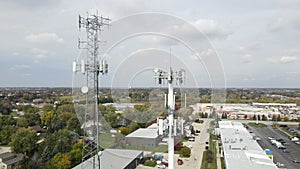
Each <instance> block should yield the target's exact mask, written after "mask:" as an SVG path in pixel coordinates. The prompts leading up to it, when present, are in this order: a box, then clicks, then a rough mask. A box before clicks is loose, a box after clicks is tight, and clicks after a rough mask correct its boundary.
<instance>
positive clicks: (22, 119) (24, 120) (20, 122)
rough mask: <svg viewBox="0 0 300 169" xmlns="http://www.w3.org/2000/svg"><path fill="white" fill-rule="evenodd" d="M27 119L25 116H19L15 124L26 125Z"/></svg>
mask: <svg viewBox="0 0 300 169" xmlns="http://www.w3.org/2000/svg"><path fill="white" fill-rule="evenodd" d="M28 125H29V124H28V120H27V119H26V118H25V117H20V118H18V120H17V126H19V127H28Z"/></svg>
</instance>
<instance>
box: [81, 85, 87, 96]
mask: <svg viewBox="0 0 300 169" xmlns="http://www.w3.org/2000/svg"><path fill="white" fill-rule="evenodd" d="M88 91H89V88H88V87H87V86H82V87H81V92H82V93H83V94H86V93H87V92H88Z"/></svg>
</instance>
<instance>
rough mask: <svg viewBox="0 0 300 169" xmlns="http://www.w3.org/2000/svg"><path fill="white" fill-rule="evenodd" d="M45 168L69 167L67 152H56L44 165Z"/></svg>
mask: <svg viewBox="0 0 300 169" xmlns="http://www.w3.org/2000/svg"><path fill="white" fill-rule="evenodd" d="M46 168H47V169H53V168H55V169H69V168H71V161H70V157H69V155H68V154H62V153H57V154H56V155H55V156H54V157H53V158H52V159H51V160H50V161H49V162H48V163H47V165H46Z"/></svg>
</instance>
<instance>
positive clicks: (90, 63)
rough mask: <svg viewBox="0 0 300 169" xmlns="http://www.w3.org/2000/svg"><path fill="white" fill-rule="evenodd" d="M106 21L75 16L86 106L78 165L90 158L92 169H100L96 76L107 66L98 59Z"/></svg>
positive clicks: (100, 18)
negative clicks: (81, 36)
mask: <svg viewBox="0 0 300 169" xmlns="http://www.w3.org/2000/svg"><path fill="white" fill-rule="evenodd" d="M109 22H110V19H109V18H105V17H102V16H98V15H88V16H87V17H86V18H84V17H81V16H80V15H79V30H80V29H81V28H84V29H85V30H86V34H87V37H86V41H80V40H79V48H80V44H82V43H85V44H86V45H85V47H84V48H82V49H86V50H87V57H86V61H84V60H82V62H81V64H80V69H81V72H82V73H83V74H85V76H86V85H87V86H86V90H85V91H83V92H84V93H85V97H86V98H85V99H86V106H85V117H84V124H83V127H84V133H85V136H86V137H85V140H84V146H83V149H82V154H83V156H82V162H84V161H86V160H87V159H89V158H90V157H92V158H93V159H92V160H89V162H91V163H92V164H91V165H92V166H93V169H95V168H99V169H100V155H101V154H100V152H101V150H100V127H101V126H100V121H99V119H100V116H101V113H100V112H99V74H100V73H101V74H106V73H107V70H108V69H107V64H106V63H105V62H104V61H103V60H102V59H99V51H98V50H99V43H100V41H99V34H100V31H103V27H104V26H108V25H109Z"/></svg>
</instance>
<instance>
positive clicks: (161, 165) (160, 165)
mask: <svg viewBox="0 0 300 169" xmlns="http://www.w3.org/2000/svg"><path fill="white" fill-rule="evenodd" d="M157 168H166V166H165V165H164V164H159V165H157Z"/></svg>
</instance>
